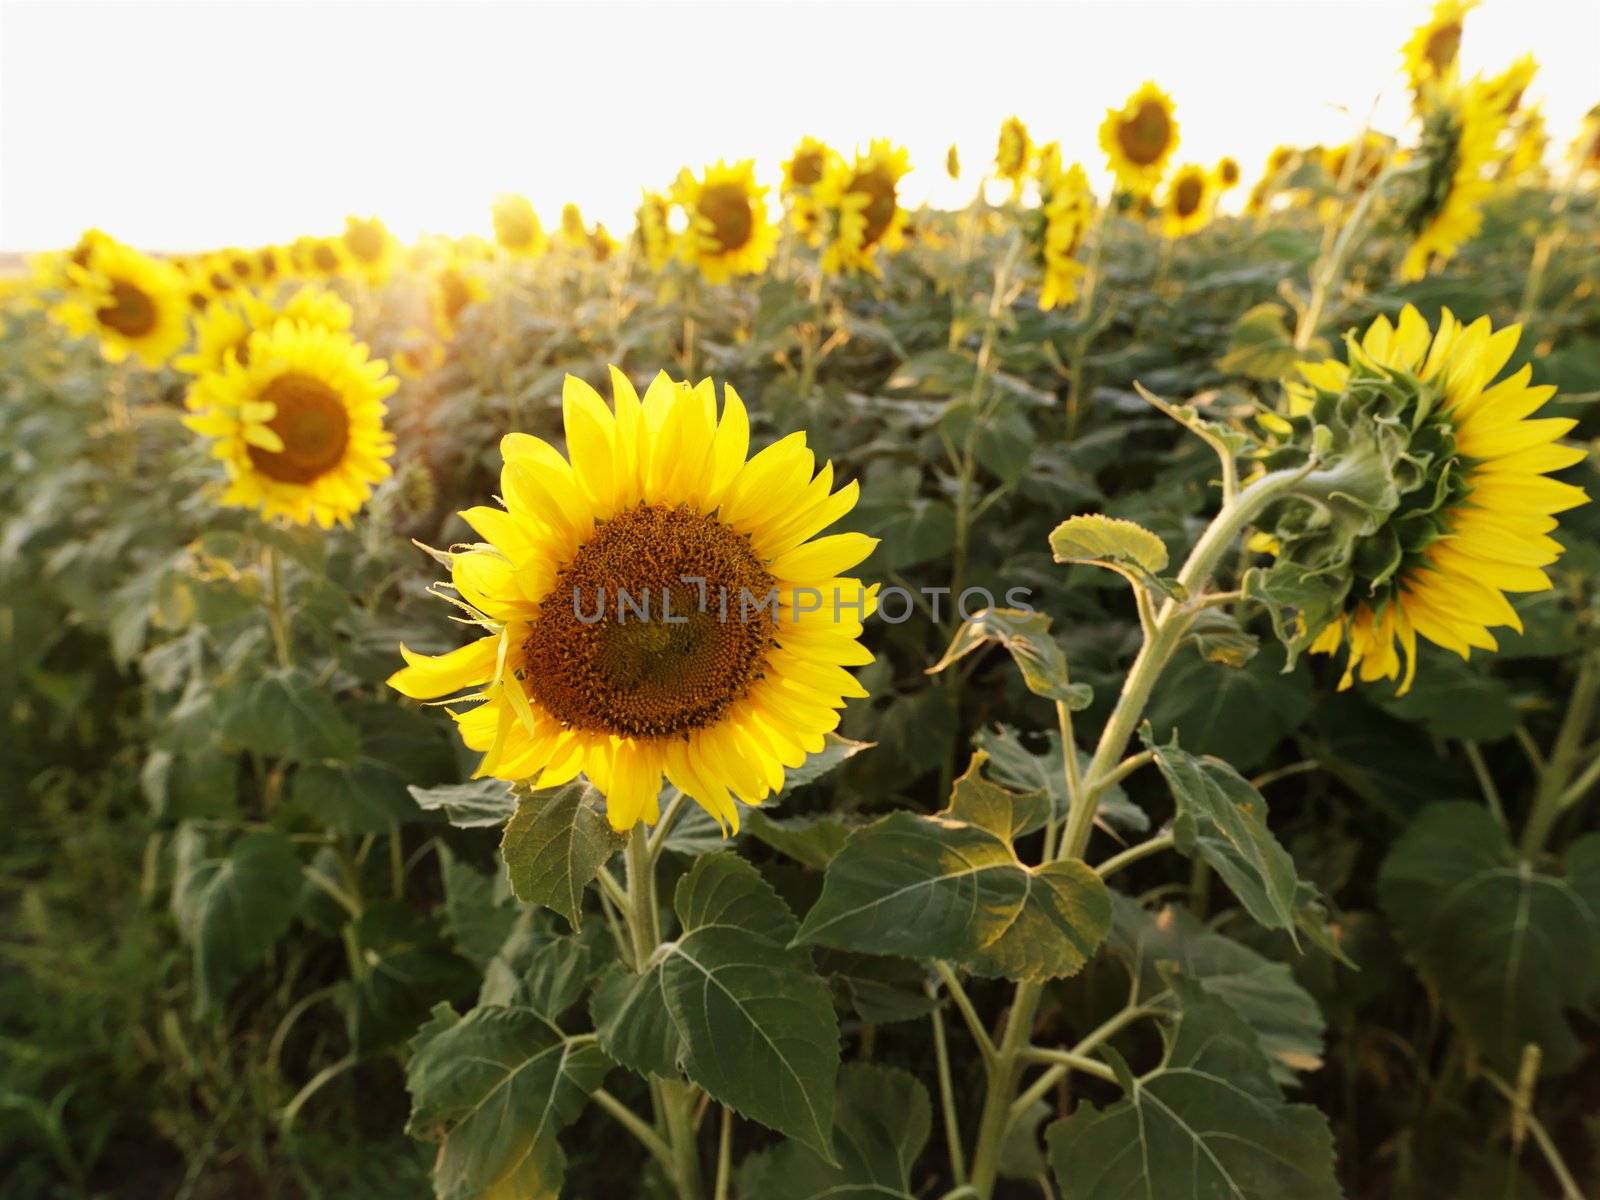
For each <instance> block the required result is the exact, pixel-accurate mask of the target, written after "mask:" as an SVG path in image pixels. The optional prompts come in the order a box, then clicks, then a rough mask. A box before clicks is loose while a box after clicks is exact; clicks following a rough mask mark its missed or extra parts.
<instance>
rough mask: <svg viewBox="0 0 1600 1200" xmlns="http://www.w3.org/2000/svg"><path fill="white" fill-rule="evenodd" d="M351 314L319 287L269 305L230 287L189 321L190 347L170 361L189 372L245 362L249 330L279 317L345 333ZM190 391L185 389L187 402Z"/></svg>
mask: <svg viewBox="0 0 1600 1200" xmlns="http://www.w3.org/2000/svg"><path fill="white" fill-rule="evenodd" d="M352 317H353V314H352V313H351V311H350V306H349V305H348V304H346V303H345V302H344V301H343V300H341V299H340V298H339V297H338V296H336V295H334V294H333V293H332V292H330V291H328V290H327V289H326V288H320V287H314V286H309V287H302V288H298V289H296V291H295V292H294V294H293V295H292V296H290V297H289V298H288V300H286V301H284V302H283V303H282V304H281V305H278V306H274V305H272V304H271V303H269V302H268V301H267V300H265V299H263V298H262V297H261V296H258V295H256V294H255V293H254V292H245V291H241V292H236V293H234V294H233V295H232V296H231V297H229V298H227V299H223V300H218V301H216V302H215V303H212V304H209V305H207V306H206V308H205V310H204V311H203V312H202V314H201V315H200V317H199V318H197V319H196V321H195V343H194V349H193V350H191V351H190V352H189V353H188V354H184V355H180V356H179V357H177V358H175V359H173V362H172V365H173V366H175V367H177V368H178V370H180V371H183V372H185V373H186V374H189V375H194V376H201V375H208V374H211V373H213V372H220V371H222V370H223V369H224V368H226V367H227V365H228V364H229V363H234V362H236V363H238V364H239V365H240V366H243V365H245V364H247V363H248V362H249V361H250V335H251V334H253V333H254V332H255V331H256V330H258V329H267V328H270V327H271V326H272V325H273V324H274V323H275V322H277V321H280V320H286V321H294V322H296V323H298V324H303V325H315V326H318V327H319V328H322V329H331V330H333V331H335V332H341V333H342V332H345V331H347V330H348V329H349V328H350V323H351V320H352ZM194 400H195V391H194V389H193V388H191V389H190V392H189V403H190V406H191V407H193V405H194Z"/></svg>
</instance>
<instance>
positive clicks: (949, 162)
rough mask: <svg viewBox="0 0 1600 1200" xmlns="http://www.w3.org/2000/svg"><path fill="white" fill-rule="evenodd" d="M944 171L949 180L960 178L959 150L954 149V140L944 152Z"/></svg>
mask: <svg viewBox="0 0 1600 1200" xmlns="http://www.w3.org/2000/svg"><path fill="white" fill-rule="evenodd" d="M944 173H945V174H946V175H948V176H950V178H951V180H958V179H960V178H961V151H959V150H958V149H956V144H955V143H954V142H951V143H950V149H948V150H946V151H945V152H944Z"/></svg>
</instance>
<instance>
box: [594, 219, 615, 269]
mask: <svg viewBox="0 0 1600 1200" xmlns="http://www.w3.org/2000/svg"><path fill="white" fill-rule="evenodd" d="M620 248H621V245H620V243H619V242H618V241H617V239H616V238H614V237H612V236H611V231H610V230H608V229H607V228H606V227H605V226H604V225H603V224H601V223H600V222H599V221H596V222H595V223H594V229H593V230H592V231H591V232H590V233H589V254H590V256H591V257H592V258H593V259H594V261H595V262H597V263H603V262H610V261H611V256H612V255H613V254H615V253H616V252H617V251H618V250H619V249H620Z"/></svg>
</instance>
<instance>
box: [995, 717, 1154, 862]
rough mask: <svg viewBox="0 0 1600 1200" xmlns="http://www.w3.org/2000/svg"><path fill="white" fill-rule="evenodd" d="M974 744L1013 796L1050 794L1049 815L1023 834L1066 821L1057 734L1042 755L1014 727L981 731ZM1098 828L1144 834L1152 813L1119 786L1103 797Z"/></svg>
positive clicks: (1050, 735)
mask: <svg viewBox="0 0 1600 1200" xmlns="http://www.w3.org/2000/svg"><path fill="white" fill-rule="evenodd" d="M972 742H973V745H975V746H976V747H977V748H978V749H979V750H982V751H983V752H984V753H985V754H987V755H988V756H989V764H988V773H989V774H990V775H991V776H992V777H993V778H994V779H996V780H997V781H998V782H1000V783H1002V784H1004V785H1005V786H1006V787H1008V788H1010V789H1012V790H1013V791H1017V792H1033V791H1039V790H1043V791H1044V792H1045V793H1047V794H1048V795H1049V797H1050V803H1051V807H1050V810H1049V811H1048V812H1045V811H1041V812H1039V813H1038V814H1036V817H1035V820H1036V821H1037V822H1038V824H1035V825H1032V826H1029V827H1025V828H1024V829H1023V830H1022V831H1021V833H1032V832H1034V831H1035V830H1037V829H1039V828H1042V827H1043V825H1044V822H1045V819H1046V818H1047V817H1049V816H1050V815H1051V814H1052V813H1053V814H1054V816H1055V819H1056V820H1057V821H1064V820H1066V818H1067V809H1068V808H1069V807H1070V805H1069V803H1068V798H1067V780H1066V775H1065V773H1064V768H1065V766H1066V760H1065V759H1064V758H1063V756H1062V753H1061V735H1060V734H1059V733H1057V732H1056V731H1055V730H1054V729H1052V730H1050V731H1048V732H1047V733H1045V734H1044V742H1045V748H1044V750H1043V752H1042V753H1036V752H1035V751H1032V750H1029V749H1028V747H1027V746H1026V745H1024V744H1023V741H1022V736H1021V735H1020V734H1018V733H1017V731H1016V730H1014V729H1012V728H1011V727H1010V726H1009V725H997V726H995V727H994V728H993V729H980V730H979V731H978V732H977V733H976V734H975V735H974V736H973V739H972ZM1088 766H1089V756H1088V755H1087V754H1084V753H1083V752H1082V751H1081V750H1080V751H1078V767H1079V770H1080V772H1082V771H1085V770H1087V768H1088ZM1095 823H1096V824H1099V825H1104V826H1106V827H1109V828H1112V829H1115V830H1120V831H1122V832H1125V833H1144V832H1145V831H1146V830H1148V829H1149V828H1150V814H1149V813H1147V812H1145V811H1144V809H1142V808H1140V807H1139V806H1138V805H1137V804H1135V803H1133V801H1131V800H1129V799H1128V794H1127V793H1126V792H1124V791H1123V790H1122V788H1121V786H1120V785H1116V784H1113V785H1112V786H1111V787H1108V788H1106V789H1104V790H1103V791H1102V792H1101V793H1100V800H1099V807H1098V809H1097V810H1096V813H1095ZM1021 833H1019V835H1018V836H1021Z"/></svg>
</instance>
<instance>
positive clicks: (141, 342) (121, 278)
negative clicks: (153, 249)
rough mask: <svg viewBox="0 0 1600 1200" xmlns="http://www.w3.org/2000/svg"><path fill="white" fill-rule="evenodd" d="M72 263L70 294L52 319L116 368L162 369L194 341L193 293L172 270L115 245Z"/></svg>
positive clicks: (105, 242)
mask: <svg viewBox="0 0 1600 1200" xmlns="http://www.w3.org/2000/svg"><path fill="white" fill-rule="evenodd" d="M82 258H83V262H82V265H80V264H79V262H78V261H77V260H78V255H77V254H76V252H75V253H74V255H73V256H71V257H69V258H68V259H67V262H66V264H65V274H66V280H67V284H68V290H67V292H66V294H65V296H64V297H63V298H62V300H61V301H60V302H59V303H58V304H57V305H56V306H55V307H54V308H53V309H51V316H52V317H53V319H55V320H56V321H57V322H58V323H59V324H61V325H62V326H63V327H64V328H66V329H67V330H69V331H70V332H72V333H74V334H76V335H78V336H79V337H89V336H93V337H95V338H97V339H98V341H99V343H100V350H101V353H103V354H104V355H105V357H106V358H107V359H108V360H110V361H111V362H121V361H123V360H124V359H125V358H127V357H129V356H130V355H132V356H134V357H136V358H138V359H139V360H140V361H141V362H142V363H144V364H145V365H146V366H150V367H158V366H160V365H161V364H162V363H164V362H166V361H167V359H169V358H170V357H172V355H173V353H174V352H175V351H176V350H177V349H178V348H179V347H180V346H182V345H183V343H184V342H185V341H187V340H188V337H189V320H188V318H189V289H188V286H187V283H186V281H185V279H184V276H183V274H182V273H181V272H179V271H178V270H177V269H175V268H174V267H172V266H171V265H170V264H168V263H165V262H162V261H160V260H158V259H154V258H151V257H150V256H149V255H146V254H141V253H139V251H137V250H135V249H133V248H132V247H130V246H124V245H122V244H121V243H120V242H114V241H111V240H110V239H108V238H107V239H101V240H97V241H95V242H94V243H93V244H92V245H90V246H88V247H87V248H84V249H83V253H82Z"/></svg>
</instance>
